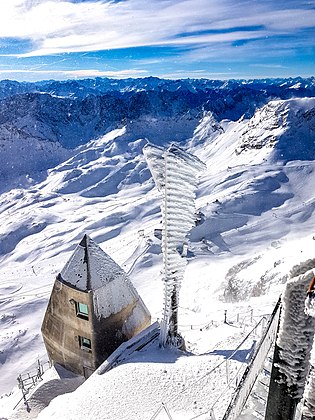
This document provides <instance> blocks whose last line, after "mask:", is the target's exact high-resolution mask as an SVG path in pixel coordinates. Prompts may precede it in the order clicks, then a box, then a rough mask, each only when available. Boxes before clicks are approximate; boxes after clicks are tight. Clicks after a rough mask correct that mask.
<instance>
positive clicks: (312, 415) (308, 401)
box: [301, 277, 315, 420]
mask: <svg viewBox="0 0 315 420" xmlns="http://www.w3.org/2000/svg"><path fill="white" fill-rule="evenodd" d="M305 312H306V314H307V315H309V316H311V317H313V318H315V277H313V279H312V282H311V283H310V286H309V289H308V293H307V296H306V300H305ZM303 400H304V404H303V408H302V418H301V420H314V419H315V342H313V348H312V353H311V361H310V372H309V375H308V378H307V382H306V386H305V391H304V395H303Z"/></svg>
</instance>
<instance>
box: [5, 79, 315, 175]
mask: <svg viewBox="0 0 315 420" xmlns="http://www.w3.org/2000/svg"><path fill="white" fill-rule="evenodd" d="M314 95H315V82H314V78H309V79H301V78H296V79H274V80H273V79H271V80H260V81H254V80H250V81H225V82H222V81H213V80H206V79H201V80H194V79H187V80H176V81H172V80H163V79H158V78H145V79H126V80H112V79H101V78H97V79H86V80H77V81H73V80H72V81H66V82H55V81H50V82H41V83H33V84H32V83H18V82H13V81H8V80H5V81H1V82H0V148H1V151H2V156H3V162H4V165H1V168H0V177H4V178H5V177H6V176H9V177H12V176H13V175H14V174H15V175H25V174H28V173H29V172H34V171H35V170H36V169H37V170H45V169H48V168H51V167H53V166H54V165H56V164H57V163H59V162H61V161H62V160H64V159H65V158H66V157H67V156H68V155H69V154H68V153H67V151H66V150H64V149H73V148H75V147H77V146H79V145H82V144H86V143H87V142H88V141H90V140H92V139H95V138H98V137H100V136H102V135H104V134H106V133H107V132H110V131H111V130H113V129H117V128H121V127H123V126H124V125H126V123H128V124H127V125H128V131H129V135H130V139H131V140H136V139H137V138H139V137H150V138H151V140H153V141H158V139H159V138H160V139H161V137H162V136H161V134H162V133H163V140H162V141H170V140H175V141H184V140H185V139H187V138H190V137H192V135H193V131H194V129H195V128H196V126H197V124H198V121H199V119H200V118H201V117H202V115H203V112H207V111H208V112H209V111H210V112H212V113H213V114H214V116H215V118H217V119H218V120H221V119H223V118H229V119H231V120H238V119H239V118H240V117H241V116H242V115H245V116H246V117H252V116H253V114H254V112H255V110H256V109H257V107H261V106H263V105H264V104H266V103H268V102H269V101H270V100H271V99H288V98H294V97H306V96H314ZM131 127H132V129H131ZM154 127H155V128H156V130H155V131H156V133H155V136H154V135H153V129H154ZM47 141H50V142H52V143H55V144H54V145H49V144H47V143H45V142H47ZM18 150H20V154H21V155H20V156H19V154H18V153H17V152H18ZM30 150H32V151H33V153H32V155H33V156H34V158H31V159H27V153H28V151H30ZM26 161H27V164H26ZM36 161H40V165H39V167H38V168H36ZM23 164H26V165H25V170H24V171H23Z"/></svg>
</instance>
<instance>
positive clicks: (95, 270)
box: [58, 235, 127, 292]
mask: <svg viewBox="0 0 315 420" xmlns="http://www.w3.org/2000/svg"><path fill="white" fill-rule="evenodd" d="M119 277H121V278H124V279H125V278H126V277H127V275H126V273H125V272H124V271H123V269H122V268H121V267H119V265H118V264H116V263H115V261H113V260H112V259H111V257H110V256H109V255H107V254H106V253H105V252H104V251H103V250H102V249H101V248H100V247H99V246H98V245H97V244H96V243H95V242H94V241H93V240H92V239H91V238H90V237H89V236H88V235H84V237H83V239H82V240H81V242H80V243H79V245H78V246H77V247H76V249H75V250H74V252H73V254H72V256H71V258H70V259H69V261H68V262H67V263H66V265H65V266H64V268H63V269H62V271H61V272H60V274H59V276H58V279H59V280H60V281H61V282H62V283H65V284H67V285H68V286H71V287H75V288H76V289H78V290H81V291H84V292H88V291H93V290H97V289H99V288H101V287H103V286H105V285H108V284H109V283H110V282H112V281H113V280H114V279H117V278H119Z"/></svg>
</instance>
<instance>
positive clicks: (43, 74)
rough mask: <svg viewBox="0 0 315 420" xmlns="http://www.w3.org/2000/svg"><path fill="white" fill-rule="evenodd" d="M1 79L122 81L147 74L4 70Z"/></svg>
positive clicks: (132, 71) (131, 70) (0, 74)
mask: <svg viewBox="0 0 315 420" xmlns="http://www.w3.org/2000/svg"><path fill="white" fill-rule="evenodd" d="M0 76H1V77H2V78H8V79H12V77H16V78H18V79H19V80H40V79H62V80H63V79H81V78H88V77H91V78H94V77H111V78H116V79H124V78H128V77H133V78H137V77H145V76H147V72H146V71H145V70H137V69H134V70H133V69H130V70H120V71H119V70H117V71H101V70H94V69H87V70H23V69H20V70H17V69H6V70H0Z"/></svg>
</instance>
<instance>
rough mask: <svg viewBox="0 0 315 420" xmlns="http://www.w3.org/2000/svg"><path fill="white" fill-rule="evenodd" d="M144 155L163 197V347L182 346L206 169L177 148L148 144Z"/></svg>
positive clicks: (161, 340) (193, 157) (161, 342)
mask: <svg viewBox="0 0 315 420" xmlns="http://www.w3.org/2000/svg"><path fill="white" fill-rule="evenodd" d="M143 153H144V156H145V158H146V161H147V163H148V166H149V168H150V171H151V173H152V176H153V179H154V181H155V183H156V185H157V188H158V190H159V191H160V192H161V193H162V205H161V210H162V221H163V240H162V247H163V264H164V279H163V280H164V307H163V319H162V323H161V332H160V344H161V345H162V346H165V345H166V344H167V343H169V344H172V345H176V346H179V345H180V343H181V342H182V339H181V337H180V336H179V334H178V321H177V313H178V294H179V289H180V286H181V282H182V279H183V277H184V271H185V267H186V255H187V234H188V232H189V231H190V229H191V228H192V227H193V226H194V222H195V197H196V195H195V191H196V188H197V174H198V172H200V171H201V170H203V169H204V168H205V165H204V164H203V163H202V162H201V161H200V160H199V159H198V158H197V157H196V156H194V155H191V154H189V153H187V152H185V151H184V150H182V149H180V148H179V147H177V146H174V145H171V146H170V147H169V148H168V149H162V148H160V147H157V146H153V145H150V144H148V145H146V146H145V147H144V149H143Z"/></svg>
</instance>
